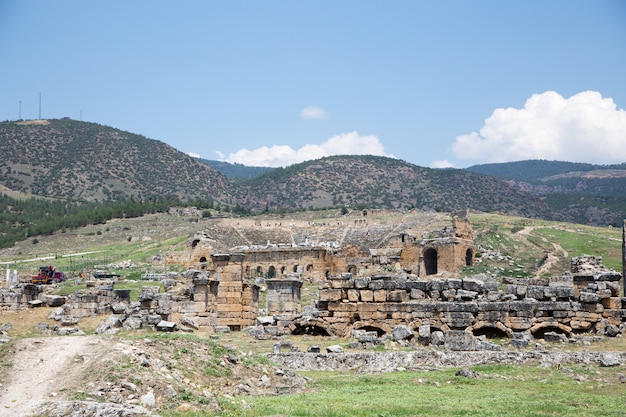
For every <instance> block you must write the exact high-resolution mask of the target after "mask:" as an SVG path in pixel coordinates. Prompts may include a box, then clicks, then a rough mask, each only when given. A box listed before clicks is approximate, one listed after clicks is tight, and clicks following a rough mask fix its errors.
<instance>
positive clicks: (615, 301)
mask: <svg viewBox="0 0 626 417" xmlns="http://www.w3.org/2000/svg"><path fill="white" fill-rule="evenodd" d="M602 306H604V308H605V309H608V310H617V309H620V308H622V299H621V298H620V297H608V298H604V299H602Z"/></svg>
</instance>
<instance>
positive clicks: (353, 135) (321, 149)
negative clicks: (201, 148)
mask: <svg viewBox="0 0 626 417" xmlns="http://www.w3.org/2000/svg"><path fill="white" fill-rule="evenodd" d="M218 155H222V156H223V154H221V153H220V152H218ZM331 155H378V156H391V157H393V156H392V155H387V154H385V149H384V147H383V145H382V143H380V141H379V140H378V137H376V136H375V135H368V136H360V135H359V134H358V133H357V132H350V133H343V134H340V135H335V136H333V137H332V138H330V139H328V140H327V141H326V142H324V143H321V144H319V145H315V144H309V145H304V146H303V147H301V148H300V149H293V148H292V147H290V146H288V145H273V146H272V147H267V146H262V147H260V148H257V149H253V150H248V149H245V148H244V149H240V150H239V151H237V152H235V153H231V154H230V155H228V157H227V158H224V157H222V158H220V160H222V161H226V162H230V163H238V164H243V165H248V166H266V167H281V166H282V167H284V166H288V165H293V164H297V163H300V162H304V161H308V160H311V159H319V158H323V157H325V156H331Z"/></svg>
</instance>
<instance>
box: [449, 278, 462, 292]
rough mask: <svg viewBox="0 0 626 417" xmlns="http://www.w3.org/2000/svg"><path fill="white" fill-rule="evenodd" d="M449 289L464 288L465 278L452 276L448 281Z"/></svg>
mask: <svg viewBox="0 0 626 417" xmlns="http://www.w3.org/2000/svg"><path fill="white" fill-rule="evenodd" d="M446 287H447V289H451V290H458V289H461V288H463V280H461V279H458V278H450V279H448V280H447V281H446Z"/></svg>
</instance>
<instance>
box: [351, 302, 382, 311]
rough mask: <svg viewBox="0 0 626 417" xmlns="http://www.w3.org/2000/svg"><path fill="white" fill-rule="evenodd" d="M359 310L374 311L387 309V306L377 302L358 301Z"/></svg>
mask: <svg viewBox="0 0 626 417" xmlns="http://www.w3.org/2000/svg"><path fill="white" fill-rule="evenodd" d="M356 306H357V311H358V312H360V313H363V312H370V313H371V312H374V311H383V310H384V309H385V306H384V305H382V304H376V303H364V302H361V303H358V304H357V305H356Z"/></svg>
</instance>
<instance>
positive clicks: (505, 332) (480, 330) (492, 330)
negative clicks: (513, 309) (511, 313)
mask: <svg viewBox="0 0 626 417" xmlns="http://www.w3.org/2000/svg"><path fill="white" fill-rule="evenodd" d="M466 330H467V331H470V332H472V334H473V335H474V336H485V337H487V339H494V338H498V337H508V338H509V339H510V338H512V337H513V330H511V329H509V328H508V327H506V326H505V325H504V324H502V323H500V322H498V323H489V322H484V321H483V322H479V323H476V324H475V325H474V326H470V327H468V328H467V329H466Z"/></svg>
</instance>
